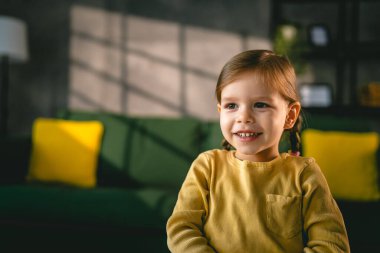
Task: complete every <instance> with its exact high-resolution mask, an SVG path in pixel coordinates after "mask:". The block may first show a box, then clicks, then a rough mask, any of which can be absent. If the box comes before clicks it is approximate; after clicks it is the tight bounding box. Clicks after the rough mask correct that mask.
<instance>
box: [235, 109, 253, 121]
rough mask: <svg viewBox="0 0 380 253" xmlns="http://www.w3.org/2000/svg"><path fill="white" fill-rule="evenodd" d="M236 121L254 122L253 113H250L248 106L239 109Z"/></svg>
mask: <svg viewBox="0 0 380 253" xmlns="http://www.w3.org/2000/svg"><path fill="white" fill-rule="evenodd" d="M237 122H238V123H245V124H246V123H253V122H254V119H253V115H252V112H251V110H250V109H249V108H245V107H243V108H240V110H239V114H238V117H237Z"/></svg>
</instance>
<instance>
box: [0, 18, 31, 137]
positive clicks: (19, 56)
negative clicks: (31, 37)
mask: <svg viewBox="0 0 380 253" xmlns="http://www.w3.org/2000/svg"><path fill="white" fill-rule="evenodd" d="M27 60H28V49H27V36H26V25H25V23H24V22H23V21H21V20H19V19H16V18H12V17H8V16H0V78H1V79H0V135H6V134H7V120H8V87H9V64H10V63H13V62H25V61H27Z"/></svg>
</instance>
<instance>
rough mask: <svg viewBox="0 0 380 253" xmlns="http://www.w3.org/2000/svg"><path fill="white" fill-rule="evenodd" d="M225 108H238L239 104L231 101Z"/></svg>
mask: <svg viewBox="0 0 380 253" xmlns="http://www.w3.org/2000/svg"><path fill="white" fill-rule="evenodd" d="M225 108H226V109H228V110H234V109H236V108H237V104H234V103H229V104H226V106H225Z"/></svg>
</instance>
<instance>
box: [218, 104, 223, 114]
mask: <svg viewBox="0 0 380 253" xmlns="http://www.w3.org/2000/svg"><path fill="white" fill-rule="evenodd" d="M221 110H222V107H221V106H220V104H219V103H218V112H219V113H220V111H221Z"/></svg>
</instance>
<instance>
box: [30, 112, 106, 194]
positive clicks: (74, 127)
mask: <svg viewBox="0 0 380 253" xmlns="http://www.w3.org/2000/svg"><path fill="white" fill-rule="evenodd" d="M102 134H103V126H102V124H101V123H100V122H98V121H88V122H77V121H70V120H57V119H45V118H38V119H36V120H35V122H34V125H33V134H32V155H31V161H30V167H29V173H28V176H27V179H28V180H29V181H36V180H37V181H43V182H58V183H64V184H70V185H74V186H80V187H94V186H95V184H96V168H97V161H98V154H99V149H100V144H101V137H102Z"/></svg>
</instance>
